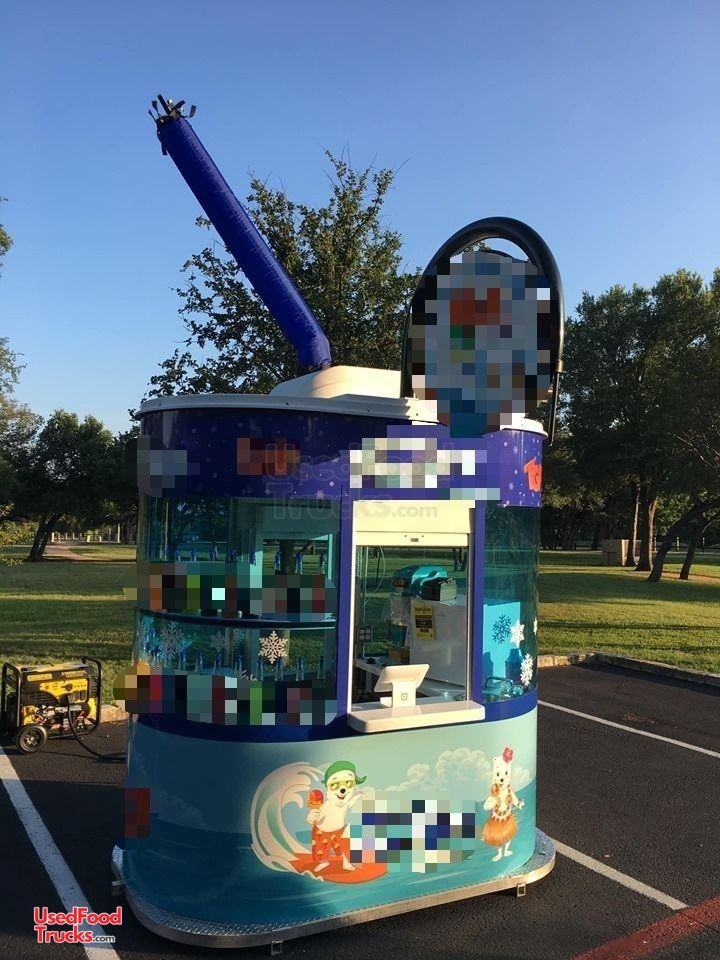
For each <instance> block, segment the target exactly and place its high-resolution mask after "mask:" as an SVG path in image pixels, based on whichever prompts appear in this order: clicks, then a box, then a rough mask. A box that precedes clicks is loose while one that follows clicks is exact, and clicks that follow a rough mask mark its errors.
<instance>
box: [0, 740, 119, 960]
mask: <svg viewBox="0 0 720 960" xmlns="http://www.w3.org/2000/svg"><path fill="white" fill-rule="evenodd" d="M0 780H2V783H3V786H4V787H5V789H6V790H7V794H8V796H9V797H10V802H11V803H12V805H13V807H15V811H16V813H17V815H18V817H19V818H20V822H21V823H22V825H23V827H25V832H26V833H27V835H28V837H29V838H30V842H31V843H32V845H33V847H34V848H35V852H36V853H37V855H38V857H39V858H40V862H41V863H42V865H43V866H44V867H45V869H46V870H47V874H48V876H49V877H50V880H51V881H52V884H53V886H54V887H55V889H56V890H57V892H58V896H59V897H60V901H61V902H62V905H63V907H64V908H65V910H66V911H67V912H68V913H69V912H70V911H71V910H72V908H73V907H86V908H87V909H88V910H89V911H91V912H93V913H94V912H95V911H93V910H92V908H91V907H90V904H89V903H88V901H87V898H86V896H85V894H84V893H83V892H82V890H81V889H80V885H79V883H78V882H77V880H76V879H75V877H74V876H73V874H72V871H71V870H70V867H69V866H68V865H67V863H66V862H65V859H64V857H63V855H62V854H61V853H60V851H59V850H58V848H57V846H56V845H55V841H54V840H53V838H52V836H51V835H50V831H49V830H48V828H47V827H46V826H45V824H44V823H43V820H42V817H41V816H40V814H39V813H38V812H37V810H36V809H35V806H34V805H33V802H32V800H31V799H30V797H29V796H28V794H27V791H26V789H25V787H24V786H23V784H22V781H21V780H20V777H19V776H18V775H17V772H16V771H15V768H14V767H13V765H12V763H10V760H9V759H8V756H7V754H6V753H5V751H4V750H3V748H2V747H0ZM36 906H39V907H41V906H44V904H36ZM82 929H86V930H92V932H93V934H94V935H95V936H98V937H100V936H104V935H106V931H105V929H104V928H103V927H100V926H90V925H89V924H83V927H82ZM28 932H30V933H33V934H34V931H33V918H32V917H28ZM108 932H109V933H111V934H112V933H113V932H114V929H112V928H111V929H110V930H109V931H108ZM80 946H81V947H82V948H83V950H84V951H85V953H86V955H87V957H88V960H120V958H119V956H118V954H117V953H116V952H115V949H114V948H113V947H112V945H111V944H100V943H97V944H80Z"/></svg>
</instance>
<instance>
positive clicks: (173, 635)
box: [160, 623, 185, 659]
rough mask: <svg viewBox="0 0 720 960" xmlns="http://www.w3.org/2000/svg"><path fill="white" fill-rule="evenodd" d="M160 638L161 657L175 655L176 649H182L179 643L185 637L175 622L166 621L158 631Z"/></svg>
mask: <svg viewBox="0 0 720 960" xmlns="http://www.w3.org/2000/svg"><path fill="white" fill-rule="evenodd" d="M160 638H161V640H162V655H163V659H165V658H166V657H175V656H177V654H178V651H179V650H180V649H182V647H181V644H182V642H183V640H184V639H185V637H184V635H183V632H182V630H181V629H180V627H179V625H178V624H177V623H166V624H165V625H164V626H163V628H162V630H161V631H160Z"/></svg>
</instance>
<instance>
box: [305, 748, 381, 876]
mask: <svg viewBox="0 0 720 960" xmlns="http://www.w3.org/2000/svg"><path fill="white" fill-rule="evenodd" d="M366 780H367V777H359V776H358V775H357V771H356V769H355V764H354V763H351V762H350V760H336V761H335V762H334V763H331V764H330V766H329V767H328V768H327V770H326V771H325V776H324V777H323V783H324V784H325V786H326V787H327V799H326V800H325V801H324V802H323V803H321V804H318V803H317V801H313V799H312V797H313V795H314V794H318V793H320V791H319V790H317V791H316V790H312V791H311V796H310V806H311V809H310V813H309V814H308V815H307V822H308V823H309V824H311V825H312V857H313V860H314V861H315V862H316V864H317V866H316V867H314V868H313V871H314V872H315V873H319V872H320V871H321V870H325V869H327V867H329V866H330V862H331V860H332V859H341V860H342V868H343V870H354V869H355V867H354V865H353V864H352V863H350V839H349V837H348V836H347V822H346V818H347V811H348V810H349V809H350V807H352V805H353V804H354V803H355V802H356V801H357V800H359V799H360V797H361V793H360V792H359V791H358V790H357V788H358V786H359V785H360V784H362V783H365V781H366Z"/></svg>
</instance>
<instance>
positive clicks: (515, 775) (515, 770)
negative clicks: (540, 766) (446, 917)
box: [510, 764, 532, 793]
mask: <svg viewBox="0 0 720 960" xmlns="http://www.w3.org/2000/svg"><path fill="white" fill-rule="evenodd" d="M531 780H532V777H531V775H530V771H529V770H526V769H525V767H516V766H515V765H514V764H513V766H512V780H511V781H510V782H511V784H512V788H513V790H514V791H515V792H516V793H517V791H518V790H522V788H523V787H526V786H527V785H528V784H529V783H530V781H531Z"/></svg>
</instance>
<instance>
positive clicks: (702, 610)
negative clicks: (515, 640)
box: [538, 550, 720, 673]
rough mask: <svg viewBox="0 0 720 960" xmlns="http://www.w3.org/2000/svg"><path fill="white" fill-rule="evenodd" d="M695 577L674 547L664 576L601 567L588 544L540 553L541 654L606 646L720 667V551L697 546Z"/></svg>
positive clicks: (613, 650) (622, 651)
mask: <svg viewBox="0 0 720 960" xmlns="http://www.w3.org/2000/svg"><path fill="white" fill-rule="evenodd" d="M697 559H698V562H697V563H696V564H694V565H693V568H692V571H691V574H690V575H691V578H692V579H691V580H689V581H681V580H678V579H677V577H678V573H679V571H680V567H681V565H682V560H683V554H682V553H679V554H670V562H669V563H667V564H666V565H665V574H664V576H663V579H662V580H661V582H660V583H647V580H646V577H647V574H645V573H635V571H634V570H625V569H623V568H622V567H603V566H601V565H600V556H599V554H598V553H593V552H591V551H589V550H584V551H576V552H568V553H561V552H557V553H556V552H555V551H544V552H543V553H542V554H541V560H540V617H539V627H538V634H539V641H540V650H541V652H542V653H563V652H575V651H578V652H587V651H592V650H595V651H603V652H605V653H618V654H625V655H627V656H631V657H640V658H643V659H647V660H659V661H662V662H664V663H672V664H675V665H677V666H684V667H693V668H695V669H698V670H709V671H712V672H713V673H720V554H718V553H717V552H713V553H710V552H708V553H706V554H702V553H698V555H697Z"/></svg>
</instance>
